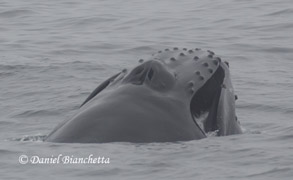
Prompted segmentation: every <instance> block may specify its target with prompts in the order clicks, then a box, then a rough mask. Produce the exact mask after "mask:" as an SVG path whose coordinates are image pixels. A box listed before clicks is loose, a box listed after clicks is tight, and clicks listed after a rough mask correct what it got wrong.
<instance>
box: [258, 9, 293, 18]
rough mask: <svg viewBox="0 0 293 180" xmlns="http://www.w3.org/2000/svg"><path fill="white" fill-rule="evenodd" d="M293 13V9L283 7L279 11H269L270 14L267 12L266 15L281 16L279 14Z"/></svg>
mask: <svg viewBox="0 0 293 180" xmlns="http://www.w3.org/2000/svg"><path fill="white" fill-rule="evenodd" d="M292 14H293V10H292V9H289V8H288V9H283V10H279V11H275V12H272V13H268V14H265V15H264V16H279V15H283V16H284V15H286V16H287V15H292Z"/></svg>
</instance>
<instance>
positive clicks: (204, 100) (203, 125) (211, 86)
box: [190, 66, 225, 134]
mask: <svg viewBox="0 0 293 180" xmlns="http://www.w3.org/2000/svg"><path fill="white" fill-rule="evenodd" d="M224 78H225V72H224V69H223V68H222V67H221V66H219V68H218V69H217V70H216V72H215V73H214V74H213V76H212V77H211V78H210V79H209V80H208V81H207V82H206V83H205V84H204V85H203V86H202V87H201V88H200V89H199V90H198V91H197V92H196V93H195V94H194V95H193V97H192V100H191V103H190V112H191V114H192V117H193V120H194V122H195V123H196V125H197V126H198V127H199V128H200V129H201V130H202V132H203V133H204V134H206V133H208V132H212V131H216V130H218V129H219V125H218V120H217V109H218V104H219V99H220V95H221V89H222V84H223V81H224Z"/></svg>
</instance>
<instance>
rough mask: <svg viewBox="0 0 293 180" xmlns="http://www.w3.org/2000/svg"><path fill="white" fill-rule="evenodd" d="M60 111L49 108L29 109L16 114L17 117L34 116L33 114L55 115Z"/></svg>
mask: <svg viewBox="0 0 293 180" xmlns="http://www.w3.org/2000/svg"><path fill="white" fill-rule="evenodd" d="M58 114H59V113H58V112H57V111H49V110H27V111H24V112H21V113H19V114H17V115H14V117H15V118H19V117H32V116H34V117H35V116H41V117H43V116H55V115H58Z"/></svg>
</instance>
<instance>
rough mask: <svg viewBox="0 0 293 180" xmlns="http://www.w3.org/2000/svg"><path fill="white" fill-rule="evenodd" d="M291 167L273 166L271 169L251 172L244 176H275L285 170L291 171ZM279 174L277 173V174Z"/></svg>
mask: <svg viewBox="0 0 293 180" xmlns="http://www.w3.org/2000/svg"><path fill="white" fill-rule="evenodd" d="M291 170H292V169H291V168H289V167H283V168H279V167H278V168H273V169H270V170H267V171H264V172H261V173H255V174H251V175H248V176H246V177H257V176H264V175H266V176H267V175H273V174H274V175H275V176H276V177H279V175H281V174H284V173H286V172H291ZM280 173H281V174H280ZM278 174H279V175H278Z"/></svg>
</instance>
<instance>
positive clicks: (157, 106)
mask: <svg viewBox="0 0 293 180" xmlns="http://www.w3.org/2000/svg"><path fill="white" fill-rule="evenodd" d="M139 63H140V64H139V65H138V66H137V67H135V68H133V69H132V70H131V71H127V70H123V71H121V72H119V73H117V74H116V75H114V76H112V77H110V78H109V79H107V80H106V81H104V82H103V83H101V84H100V85H99V86H98V87H97V88H96V89H95V90H94V91H93V92H92V93H91V94H90V96H89V97H88V98H87V99H86V100H85V101H84V103H83V104H82V105H81V108H80V109H79V111H78V112H77V114H76V115H75V116H74V117H73V118H71V119H69V120H67V121H65V122H64V123H62V124H61V125H60V126H59V127H57V128H56V129H55V130H54V131H53V132H52V133H51V134H50V135H49V136H48V138H47V140H46V141H52V142H87V143H100V142H116V141H126V142H169V141H184V140H192V139H201V138H204V137H206V133H209V132H213V131H216V132H217V134H218V135H229V134H238V133H241V128H240V125H239V123H238V122H237V121H236V114H235V99H234V96H235V95H234V91H233V86H232V83H231V79H230V73H229V68H228V64H227V63H225V62H222V61H221V58H219V57H216V56H215V55H214V53H213V52H212V51H202V50H200V49H190V50H188V49H182V50H180V49H178V48H173V49H165V50H164V51H159V52H158V53H156V54H153V55H152V56H151V57H150V58H149V59H147V60H146V61H145V62H143V60H140V61H139Z"/></svg>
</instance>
